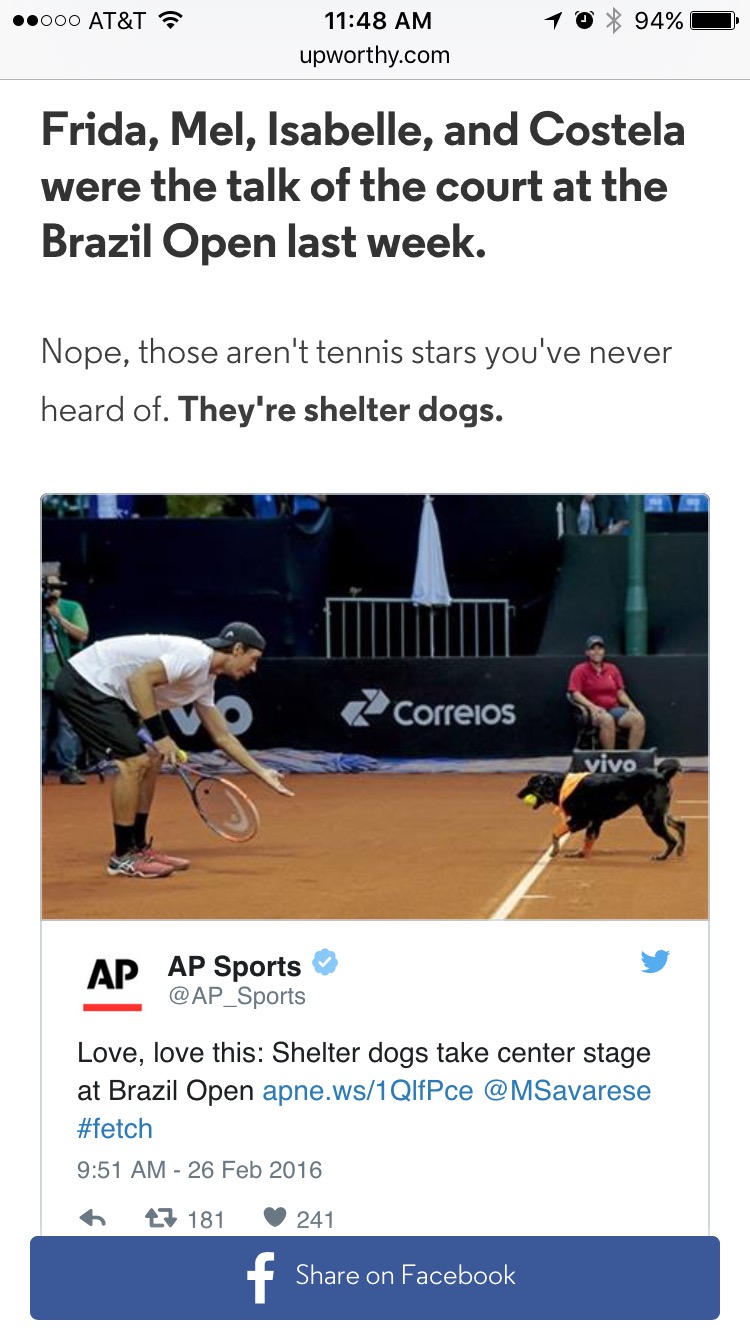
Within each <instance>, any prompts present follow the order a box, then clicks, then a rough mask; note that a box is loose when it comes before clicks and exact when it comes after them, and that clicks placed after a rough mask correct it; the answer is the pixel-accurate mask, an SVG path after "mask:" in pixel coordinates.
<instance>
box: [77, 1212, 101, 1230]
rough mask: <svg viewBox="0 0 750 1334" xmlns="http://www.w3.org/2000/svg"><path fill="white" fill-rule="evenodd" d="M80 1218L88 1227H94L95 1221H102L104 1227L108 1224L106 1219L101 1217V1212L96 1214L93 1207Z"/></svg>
mask: <svg viewBox="0 0 750 1334" xmlns="http://www.w3.org/2000/svg"><path fill="white" fill-rule="evenodd" d="M80 1219H81V1222H82V1223H85V1224H86V1226H87V1227H93V1226H94V1222H95V1221H96V1222H97V1223H101V1225H102V1227H105V1226H106V1224H105V1222H104V1219H103V1218H101V1217H100V1215H99V1214H95V1213H94V1211H93V1209H87V1210H86V1212H85V1214H81V1215H80Z"/></svg>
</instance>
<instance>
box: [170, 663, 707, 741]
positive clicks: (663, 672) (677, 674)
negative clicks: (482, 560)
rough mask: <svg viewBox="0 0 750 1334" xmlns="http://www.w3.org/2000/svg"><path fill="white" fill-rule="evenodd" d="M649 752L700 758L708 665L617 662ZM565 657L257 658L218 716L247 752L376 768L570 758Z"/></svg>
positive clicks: (197, 733)
mask: <svg viewBox="0 0 750 1334" xmlns="http://www.w3.org/2000/svg"><path fill="white" fill-rule="evenodd" d="M619 661H620V665H621V666H622V669H623V671H624V674H625V677H626V681H627V683H628V689H629V691H630V693H631V695H632V697H633V698H634V699H635V700H637V702H638V705H639V707H640V708H641V709H642V711H643V712H644V714H645V716H646V723H647V732H646V744H647V745H648V746H655V747H656V748H657V750H658V751H659V753H660V754H662V755H666V754H674V755H678V756H679V755H683V756H684V755H689V756H703V755H706V754H707V753H708V707H707V670H708V659H707V658H706V657H703V656H699V655H690V656H687V655H685V656H674V657H653V658H646V657H644V658H628V659H620V660H619ZM574 662H575V659H573V658H558V657H555V658H542V657H535V658H492V659H491V658H483V659H462V658H449V659H440V660H436V659H399V660H396V659H387V658H380V659H368V660H361V661H359V660H346V661H344V660H332V661H326V660H322V659H319V658H305V659H293V660H285V659H266V660H264V661H263V662H262V664H261V667H260V670H259V672H258V674H257V676H256V677H255V678H253V679H251V680H250V681H249V682H242V683H240V684H237V683H234V682H233V683H223V684H222V686H221V687H220V688H219V690H218V691H217V696H218V703H219V707H220V708H221V709H222V711H223V712H224V714H225V716H226V718H227V721H228V723H229V726H230V728H231V730H232V731H233V732H235V734H236V735H238V736H240V737H241V738H242V740H243V742H244V743H245V744H246V745H247V746H248V747H250V748H251V749H253V748H255V749H259V750H260V749H263V750H265V749H270V748H271V747H273V746H284V747H298V748H301V749H304V748H306V747H307V748H310V749H316V750H328V751H336V752H344V753H346V752H350V753H351V752H358V753H364V754H368V755H373V756H376V757H379V758H383V757H393V758H411V759H420V758H429V757H431V756H436V757H437V756H445V757H447V758H457V759H458V758H462V759H470V758H495V757H499V758H502V757H508V758H522V757H524V756H535V755H569V754H570V753H571V751H572V749H573V745H574V742H575V732H576V727H575V720H574V718H573V714H572V711H571V709H570V706H569V704H568V702H567V699H566V686H567V681H568V676H569V673H570V669H571V667H572V666H573V664H574ZM173 721H174V723H175V726H176V729H177V731H178V733H179V734H180V735H181V736H182V738H183V740H184V741H185V743H186V745H187V746H188V747H189V748H190V749H192V750H200V749H201V748H202V747H204V746H208V744H209V742H208V738H207V737H206V736H205V734H204V733H203V732H202V730H201V729H200V727H199V725H198V719H197V716H196V715H195V713H194V712H193V711H192V710H191V709H186V710H178V711H176V712H175V714H174V715H173Z"/></svg>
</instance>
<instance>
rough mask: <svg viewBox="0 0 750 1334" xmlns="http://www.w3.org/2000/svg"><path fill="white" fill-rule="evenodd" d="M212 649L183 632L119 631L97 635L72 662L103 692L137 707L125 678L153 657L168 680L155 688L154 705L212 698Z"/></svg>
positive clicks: (168, 706)
mask: <svg viewBox="0 0 750 1334" xmlns="http://www.w3.org/2000/svg"><path fill="white" fill-rule="evenodd" d="M212 657H213V649H210V648H209V647H208V644H202V643H201V641H200V640H199V639H188V638H187V637H186V636H183V635H122V636H120V637H119V638H117V639H101V640H99V642H98V643H95V644H92V645H91V647H90V648H85V649H82V650H81V652H80V653H76V655H75V659H74V660H73V662H72V663H71V666H72V667H73V668H74V669H75V671H77V672H78V673H79V674H80V675H81V676H82V677H83V679H84V680H85V681H88V683H89V685H92V686H94V687H95V688H96V689H97V690H101V692H102V694H104V695H113V696H114V698H115V699H121V700H123V702H124V703H125V704H127V705H128V706H129V707H130V708H131V709H134V708H135V705H134V704H133V701H132V699H131V696H130V691H129V689H128V678H129V677H130V676H132V674H133V672H137V671H138V668H139V667H145V665H146V664H147V663H149V662H154V661H156V659H158V660H159V662H161V663H163V664H164V670H165V671H166V673H167V683H166V685H163V686H156V687H155V688H154V695H155V697H156V703H157V706H158V708H159V709H160V710H161V709H171V708H178V707H179V706H180V705H183V704H207V705H212V704H213V703H214V677H213V676H211V675H210V674H209V670H208V669H209V665H210V663H211V658H212Z"/></svg>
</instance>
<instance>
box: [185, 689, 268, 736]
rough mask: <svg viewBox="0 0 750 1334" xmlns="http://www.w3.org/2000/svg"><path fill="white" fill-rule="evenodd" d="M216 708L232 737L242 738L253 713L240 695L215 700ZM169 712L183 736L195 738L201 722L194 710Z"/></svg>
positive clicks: (249, 724) (250, 723) (250, 722)
mask: <svg viewBox="0 0 750 1334" xmlns="http://www.w3.org/2000/svg"><path fill="white" fill-rule="evenodd" d="M216 707H217V709H218V710H219V712H220V713H223V714H224V721H225V722H226V725H227V727H228V728H229V731H230V732H231V733H232V735H233V736H242V734H243V732H246V731H247V730H248V728H249V727H250V726H251V725H252V721H253V711H252V709H251V708H250V705H249V704H248V702H247V700H246V699H242V697H241V696H240V695H225V696H224V698H223V699H217V701H216ZM169 712H170V713H171V715H172V717H173V718H174V720H175V722H176V723H177V726H178V727H179V729H180V731H181V732H182V735H183V736H195V734H196V732H197V731H198V728H199V727H200V725H201V720H200V718H199V717H198V714H197V712H196V710H195V709H194V708H192V707H190V708H187V709H170V710H169Z"/></svg>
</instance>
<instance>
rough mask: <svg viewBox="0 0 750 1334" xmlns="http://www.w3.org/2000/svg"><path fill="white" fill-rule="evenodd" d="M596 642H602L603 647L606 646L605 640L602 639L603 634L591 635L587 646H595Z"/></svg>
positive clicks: (588, 647)
mask: <svg viewBox="0 0 750 1334" xmlns="http://www.w3.org/2000/svg"><path fill="white" fill-rule="evenodd" d="M596 644H601V646H602V648H604V646H605V645H604V640H603V639H602V637H601V635H589V637H588V639H587V640H586V648H587V649H590V648H594V646H595V645H596Z"/></svg>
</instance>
